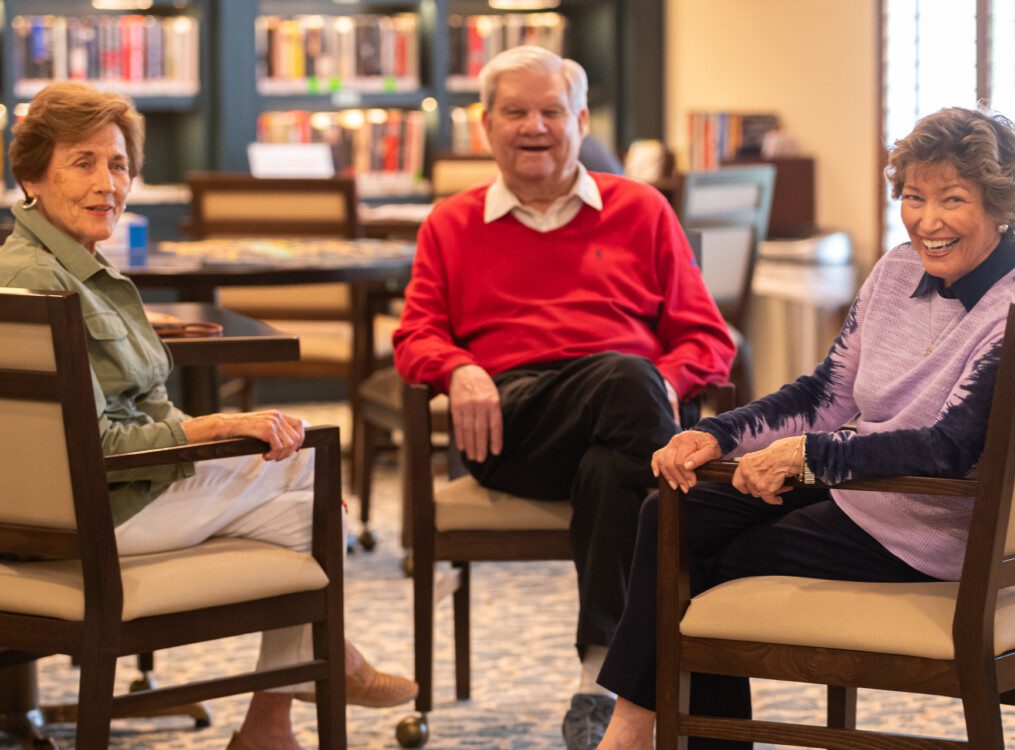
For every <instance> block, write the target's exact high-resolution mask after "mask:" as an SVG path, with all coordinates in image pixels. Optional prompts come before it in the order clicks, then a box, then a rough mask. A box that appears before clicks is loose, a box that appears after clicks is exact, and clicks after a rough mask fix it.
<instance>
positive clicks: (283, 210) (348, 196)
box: [187, 172, 359, 239]
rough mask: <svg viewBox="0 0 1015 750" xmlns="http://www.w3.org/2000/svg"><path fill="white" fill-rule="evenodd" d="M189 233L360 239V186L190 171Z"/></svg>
mask: <svg viewBox="0 0 1015 750" xmlns="http://www.w3.org/2000/svg"><path fill="white" fill-rule="evenodd" d="M187 184H188V186H189V187H190V193H191V199H190V226H189V231H190V234H191V235H192V236H193V237H194V238H195V239H208V238H212V237H250V236H256V237H294V236H304V237H346V238H347V237H355V236H357V234H358V232H359V225H358V221H357V218H356V183H355V181H354V180H351V179H347V178H340V177H335V178H328V179H299V178H262V177H254V176H252V175H249V174H227V173H223V172H191V173H190V174H188V175H187Z"/></svg>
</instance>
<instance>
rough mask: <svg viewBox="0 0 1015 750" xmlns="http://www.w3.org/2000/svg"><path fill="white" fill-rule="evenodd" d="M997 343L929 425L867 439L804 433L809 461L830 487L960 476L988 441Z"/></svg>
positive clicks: (984, 353)
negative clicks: (858, 481)
mask: <svg viewBox="0 0 1015 750" xmlns="http://www.w3.org/2000/svg"><path fill="white" fill-rule="evenodd" d="M1000 356H1001V340H1000V339H998V340H995V341H994V342H992V343H991V344H988V345H987V346H986V347H985V348H984V349H982V350H981V352H980V353H979V355H978V356H977V357H975V358H974V359H973V360H972V363H971V364H970V365H969V366H968V367H967V368H966V370H965V371H964V372H963V374H962V377H961V378H960V380H959V382H958V384H957V385H956V386H955V388H954V389H953V390H952V392H951V394H950V395H949V397H948V400H947V402H946V403H945V407H944V409H942V411H941V414H940V417H939V418H938V420H937V421H936V422H935V423H934V424H933V425H931V426H929V427H923V428H919V429H908V430H891V431H888V432H877V433H873V434H870V435H857V434H856V433H852V432H836V433H831V434H828V433H823V434H822V433H817V434H811V433H808V434H807V463H808V465H809V466H810V467H811V471H813V472H814V474H815V476H817V477H819V478H820V479H821V480H822V481H823V482H827V483H828V484H836V483H838V482H843V481H845V480H847V479H864V478H872V477H890V476H901V475H915V476H941V477H959V478H961V477H964V476H966V475H968V474H969V472H970V471H971V470H972V469H973V467H974V466H975V465H976V462H977V461H979V458H980V454H981V453H982V452H983V445H984V442H985V441H986V439H987V418H988V416H989V414H990V404H991V400H992V398H993V395H994V383H995V381H996V379H997V365H998V360H999V359H1000Z"/></svg>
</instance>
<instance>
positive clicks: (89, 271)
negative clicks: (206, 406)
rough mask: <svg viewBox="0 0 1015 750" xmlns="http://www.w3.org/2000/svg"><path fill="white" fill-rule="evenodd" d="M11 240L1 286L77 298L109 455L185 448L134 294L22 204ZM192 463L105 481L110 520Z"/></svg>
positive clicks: (1, 255) (118, 519) (138, 505)
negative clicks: (55, 292) (173, 447)
mask: <svg viewBox="0 0 1015 750" xmlns="http://www.w3.org/2000/svg"><path fill="white" fill-rule="evenodd" d="M13 212H14V217H15V219H17V223H16V224H15V228H14V233H13V234H12V235H11V236H10V237H9V238H8V240H7V242H5V243H4V245H3V247H2V248H0V286H6V287H22V288H25V289H37V290H46V291H49V290H59V291H72V292H77V293H78V294H79V295H80V297H81V311H82V313H83V315H84V322H85V329H86V331H87V334H88V357H89V360H90V361H91V369H92V388H93V390H94V392H95V409H96V414H97V415H98V419H99V433H100V435H101V437H102V449H103V452H104V453H105V454H106V455H109V454H112V453H127V452H129V451H137V450H146V449H150V448H163V447H167V446H173V445H182V444H184V443H186V442H187V437H186V435H185V434H184V432H183V428H182V427H181V426H180V424H181V422H182V421H183V420H185V419H187V415H185V414H184V413H183V412H181V411H180V410H179V409H177V408H176V407H175V406H174V405H173V402H172V401H170V400H169V397H168V395H167V392H166V379H167V378H168V377H169V371H170V369H171V368H172V360H171V357H170V355H169V351H168V350H167V349H166V347H165V345H164V344H163V343H162V341H161V340H160V339H159V337H158V335H157V334H156V333H155V331H154V329H152V327H151V325H150V324H149V323H148V320H147V318H146V317H145V313H144V308H143V307H142V306H141V296H140V294H138V291H137V287H135V286H134V284H133V283H132V282H131V281H130V280H129V279H128V278H126V277H125V276H124V275H123V274H121V273H120V272H119V271H118V270H117V269H116V268H114V267H113V266H111V265H109V263H108V262H107V261H106V259H105V258H103V257H102V255H101V253H95V254H94V255H93V254H92V253H90V252H88V250H86V249H85V248H84V246H82V245H81V244H80V243H78V242H77V241H75V240H74V239H73V238H71V237H70V236H68V235H67V234H65V233H64V232H62V231H61V230H59V229H57V228H56V227H55V226H53V225H52V224H51V223H49V221H47V220H46V219H45V218H44V217H43V216H42V214H40V213H39V211H38V210H35V209H26V208H25V207H24V205H23V203H22V202H21V201H19V202H18V203H17V204H16V205H15V206H14V208H13ZM193 473H194V468H193V465H192V464H181V465H170V466H157V467H153V468H146V469H132V470H128V471H117V472H111V473H110V474H109V496H110V502H111V503H112V510H113V521H114V523H116V524H120V523H123V522H124V521H126V520H127V519H128V518H130V517H131V516H133V515H134V514H136V513H137V512H138V511H140V510H141V509H142V508H144V507H145V506H146V505H147V504H148V503H150V502H151V501H152V500H154V499H155V498H156V497H158V496H159V494H161V493H162V492H163V491H165V489H166V488H167V487H168V486H169V485H170V484H171V483H172V482H174V481H176V480H177V479H181V478H183V477H187V476H192V475H193Z"/></svg>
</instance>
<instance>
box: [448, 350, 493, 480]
mask: <svg viewBox="0 0 1015 750" xmlns="http://www.w3.org/2000/svg"><path fill="white" fill-rule="evenodd" d="M448 395H449V397H450V398H451V420H452V423H453V424H454V427H455V446H456V447H457V448H458V450H460V451H463V452H464V453H465V455H466V457H467V458H468V459H469V460H470V461H485V460H486V456H487V450H489V452H490V453H491V454H493V455H494V456H498V455H500V450H501V447H502V446H503V438H504V433H503V421H502V418H501V411H500V394H499V393H498V392H497V386H496V385H494V383H493V378H491V377H490V375H489V374H488V373H487V371H486V370H484V369H483V368H482V367H480V366H479V365H462V366H461V367H459V368H457V369H456V370H455V371H454V372H453V373H452V374H451V388H450V390H449V392H448Z"/></svg>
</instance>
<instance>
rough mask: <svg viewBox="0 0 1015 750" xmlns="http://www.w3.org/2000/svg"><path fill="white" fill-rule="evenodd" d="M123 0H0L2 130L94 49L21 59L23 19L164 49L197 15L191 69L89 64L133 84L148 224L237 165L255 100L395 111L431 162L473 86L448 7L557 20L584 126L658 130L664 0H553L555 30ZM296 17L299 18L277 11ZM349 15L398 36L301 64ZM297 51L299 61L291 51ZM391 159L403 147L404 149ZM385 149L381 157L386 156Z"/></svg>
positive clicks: (361, 112)
mask: <svg viewBox="0 0 1015 750" xmlns="http://www.w3.org/2000/svg"><path fill="white" fill-rule="evenodd" d="M124 4H125V3H124V2H123V1H122V0H120V2H118V3H110V2H109V1H108V0H106V1H105V2H103V0H94V1H91V0H0V8H2V10H3V16H2V18H3V25H2V53H0V54H2V58H0V102H2V103H3V105H4V106H5V107H6V108H7V111H8V114H9V116H8V125H7V127H6V128H5V130H4V136H5V140H4V142H5V143H6V142H9V138H10V127H11V125H12V124H13V122H14V120H15V117H14V113H15V112H16V107H17V105H18V104H24V103H26V102H27V101H28V100H29V99H30V98H31V95H32V94H33V93H34V92H35V91H36V90H38V88H39V87H41V86H42V85H44V81H45V80H48V79H47V78H46V75H49V73H48V70H49V68H46V67H45V66H52V69H53V70H60V71H62V70H64V69H66V71H67V74H68V76H69V75H71V70H72V69H73V70H75V71H76V72H75V74H76V75H77V74H80V73H79V72H77V71H79V70H80V65H81V62H82V61H81V57H82V55H85V62H86V63H87V55H88V54H89V53H87V52H85V53H83V52H81V51H80V49H79V47H80V45H77V42H73V43H72V44H70V45H64V47H61V48H59V49H58V50H56V55H55V58H53V57H52V56H51V57H50V58H45V59H44V60H29V61H27V62H26V58H25V54H26V53H25V52H24V50H25V49H26V47H25V45H24V44H23V43H22V42H23V40H24V37H23V36H20V37H19V35H24V34H25V33H26V29H27V33H28V34H29V36H31V34H32V33H36V34H38V36H39V38H40V39H42V38H45V37H46V35H47V34H48V35H52V33H53V31H54V28H53V26H54V20H53V19H54V17H59V18H61V19H62V20H60V21H56V22H55V27H56V31H62V30H63V29H65V28H70V29H75V30H76V29H79V28H80V27H81V26H84V27H85V28H86V29H87V28H88V27H89V25H93V26H94V27H95V28H96V29H97V28H98V27H99V26H101V27H103V28H106V29H107V32H106V33H107V35H108V34H109V33H111V30H112V29H113V28H116V29H117V30H121V28H123V29H125V30H126V34H127V36H128V38H129V39H141V40H142V42H141V43H140V44H138V45H136V46H137V54H138V55H140V54H141V51H142V50H143V51H144V54H145V55H148V54H153V55H154V52H151V51H150V49H149V46H150V43H153V42H154V40H156V38H157V39H158V40H159V41H160V42H161V44H162V45H163V48H165V45H166V36H165V32H166V31H170V32H172V31H176V30H179V31H180V32H181V33H182V32H183V31H185V29H186V28H190V29H193V31H194V33H193V34H192V36H191V37H190V41H191V44H190V45H189V46H186V45H185V46H184V49H186V50H187V52H186V55H185V57H186V60H187V61H188V63H189V70H190V72H189V73H187V74H179V75H173V76H168V75H165V76H160V77H157V78H156V79H155V80H145V78H144V76H141V77H140V78H139V77H138V72H137V71H136V70H135V67H134V66H133V64H132V63H131V62H129V61H128V63H127V65H128V68H127V71H126V73H124V72H123V71H122V70H121V72H120V74H119V77H116V76H114V75H113V74H110V73H108V72H107V73H106V74H103V73H102V72H101V65H100V66H99V67H98V68H96V69H97V70H99V71H100V72H99V73H97V75H98V79H97V80H96V81H95V82H96V84H97V85H100V86H109V87H111V88H116V89H117V90H122V91H125V92H126V93H129V94H131V95H132V96H133V97H134V98H135V100H136V102H137V105H138V108H139V109H140V110H141V111H142V112H143V113H144V114H145V117H146V120H147V125H148V127H147V143H146V164H145V169H144V177H145V180H146V183H148V184H150V185H151V186H152V187H153V188H159V189H158V190H153V191H151V194H150V196H149V197H151V208H150V209H149V208H147V207H143V208H139V210H141V211H142V212H143V213H146V214H147V215H149V216H150V217H151V218H152V220H153V224H152V234H153V237H155V238H162V237H164V236H171V234H172V233H175V232H176V231H177V227H176V217H177V215H180V214H182V213H183V212H184V211H185V210H186V206H185V196H183V197H181V195H182V194H180V193H179V191H174V190H172V189H171V188H170V186H171V185H173V184H180V183H183V182H184V178H185V175H186V173H187V172H189V171H192V170H206V169H214V170H222V171H234V172H246V171H247V170H248V164H247V153H246V149H247V144H248V143H250V142H252V141H255V140H256V139H257V138H258V129H259V126H260V127H261V130H262V132H266V131H267V130H269V129H270V128H269V127H268V124H267V123H266V121H265V118H264V117H263V116H264V115H265V114H267V115H268V116H269V117H271V116H272V113H279V112H282V113H292V112H301V113H305V114H304V115H297V116H295V117H297V118H298V117H301V116H302V117H303V118H304V119H306V120H307V122H308V123H309V122H310V121H311V120H313V122H316V123H317V124H318V125H319V126H320V127H321V129H322V130H327V129H328V128H332V129H334V127H335V124H336V123H338V126H339V127H341V122H342V119H343V118H345V117H350V116H351V117H353V118H354V119H355V118H356V117H362V118H363V119H364V120H365V121H369V120H371V118H373V119H374V120H376V119H380V118H381V116H382V115H383V117H384V125H385V126H386V128H382V130H387V131H389V132H388V136H389V137H390V136H391V133H393V132H394V130H393V128H394V126H393V125H392V122H393V121H397V122H398V123H399V127H402V128H409V130H410V132H411V133H416V132H417V131H418V130H419V129H420V128H421V129H422V131H423V138H422V143H423V146H422V155H420V154H419V153H418V152H419V148H418V147H417V145H416V143H417V141H416V140H414V139H416V138H417V137H418V136H416V135H408V136H406V135H405V134H404V133H403V134H402V136H401V137H402V138H404V139H406V142H407V143H408V142H409V141H412V145H411V147H410V148H409V152H410V153H409V157H410V158H409V163H410V165H417V166H410V169H418V164H419V163H422V170H423V172H424V174H428V173H429V164H430V161H431V160H432V156H433V154H438V153H447V152H449V151H451V149H452V137H453V136H452V132H453V128H452V112H453V110H455V108H456V107H468V106H469V105H470V104H473V103H475V102H476V101H478V92H477V91H476V88H475V85H474V82H471V81H470V80H468V79H469V76H467V75H465V76H464V77H463V75H462V72H461V71H458V72H456V71H455V70H454V69H453V67H452V66H453V65H454V66H458V65H459V64H460V63H458V62H456V59H455V58H454V54H453V49H452V48H453V38H452V37H453V31H452V29H453V26H454V23H455V22H456V21H455V20H454V19H460V20H461V21H462V22H463V23H465V24H467V23H468V22H467V20H466V19H468V17H470V16H486V17H488V18H492V19H494V20H493V21H490V22H489V23H490V24H492V25H493V26H498V25H500V28H501V33H502V34H504V35H505V36H506V37H508V36H510V38H512V39H514V38H517V39H519V40H522V41H538V40H539V39H543V40H547V39H550V40H553V39H557V38H559V37H561V35H562V38H560V39H559V43H560V44H561V45H562V51H563V53H564V54H565V55H567V56H570V57H573V58H575V59H576V60H578V61H579V62H580V63H581V64H582V65H583V66H584V67H585V69H586V70H587V71H588V73H589V82H590V91H589V105H590V110H591V113H592V118H591V122H592V132H593V133H595V134H596V135H597V136H598V137H599V138H600V139H601V140H603V141H605V142H607V143H610V144H612V145H613V146H614V147H615V148H616V149H617V150H618V151H622V150H623V149H624V148H625V147H626V145H627V144H628V143H630V142H631V141H632V140H634V139H636V138H662V137H663V113H662V106H663V105H662V98H663V96H662V94H663V89H664V86H663V81H662V71H663V68H664V65H663V53H664V45H663V33H664V31H663V29H664V23H663V10H664V5H665V1H664V0H560V2H559V4H558V6H557V7H555V8H553V9H552V11H550V12H551V13H552V14H554V16H555V17H558V18H560V19H562V21H563V31H562V32H561V29H560V27H558V26H556V25H554V24H548V23H543V22H544V21H546V20H547V19H549V18H551V15H546V14H543V13H540V14H539V15H540V16H545V17H539V18H537V17H535V11H498V10H494V9H492V8H491V7H490V5H489V3H488V2H486V1H485V0H358V1H357V0H341V1H339V0H242V1H241V0H151V4H150V6H149V7H147V8H145V9H144V10H103V9H101V8H102V7H104V6H108V5H120V6H123V5H124ZM126 4H129V3H126ZM143 4H144V5H147V3H143ZM95 6H100V7H99V8H96V7H95ZM33 17H34V18H37V19H43V20H41V21H36V24H37V25H38V26H39V27H40V28H39V30H38V31H36V32H32V22H31V21H25V20H18V21H15V19H31V18H33ZM124 17H128V20H126V21H124V20H123V19H124ZM271 19H277V20H271ZM294 19H302V20H301V21H300V22H299V23H297V24H292V23H290V24H289V25H285V22H288V21H292V20H294ZM26 24H27V26H26ZM47 24H48V25H47ZM273 24H274V26H273ZM371 24H373V27H371ZM269 27H271V28H272V31H271V34H272V36H273V37H274V36H276V35H278V36H279V37H281V38H284V39H287V42H285V44H287V45H288V46H282V47H278V48H275V49H276V53H275V54H276V57H275V61H273V62H272V63H271V72H272V73H274V72H275V70H276V65H275V62H287V64H288V65H290V66H291V68H289V69H288V77H286V76H282V75H267V72H268V70H267V67H268V57H266V55H267V37H268V29H269ZM350 27H351V29H352V36H353V37H354V38H355V35H356V31H357V30H360V31H361V34H365V35H367V36H369V35H370V34H373V35H374V36H375V37H376V36H380V37H381V40H382V41H383V40H384V39H385V38H387V39H388V40H389V41H390V40H392V39H394V41H395V45H394V47H393V48H392V47H391V46H390V45H388V46H387V47H385V50H386V52H381V54H380V55H378V58H377V60H376V62H378V63H380V64H381V67H380V68H379V69H378V67H377V66H376V65H375V66H374V67H373V68H370V67H369V65H368V66H367V68H366V70H365V71H364V70H361V69H357V70H355V71H350V68H349V59H348V58H345V59H344V63H343V61H342V58H341V56H337V57H335V58H334V59H333V60H324V58H322V57H321V55H320V54H311V55H309V57H310V58H313V65H314V67H313V75H307V71H308V69H307V63H308V55H307V54H306V52H307V50H308V49H309V50H311V51H312V52H314V51H317V52H318V53H319V52H320V50H321V47H320V45H322V44H324V45H325V46H327V45H328V44H329V42H330V43H331V44H333V45H334V44H337V43H339V42H341V41H342V39H343V36H342V35H343V34H345V35H346V37H345V38H347V37H348V34H349V29H350ZM326 28H327V34H325V29H326ZM413 28H414V30H415V34H412V33H411V31H412V29H413ZM156 30H159V31H160V32H161V33H160V34H157V33H156ZM142 32H144V33H142ZM74 33H75V34H76V33H77V31H75V32H74ZM96 33H97V32H96ZM145 34H148V36H145ZM131 35H133V36H131ZM138 35H140V36H138ZM286 35H288V37H286ZM329 35H330V36H329ZM512 35H513V36H512ZM86 36H87V34H86ZM184 36H185V35H184ZM75 38H76V37H75ZM548 43H549V42H548ZM170 44H171V46H172V44H173V43H172V42H171V43H170ZM74 45H77V46H74ZM29 46H31V45H29ZM380 46H382V45H380V44H379V47H380ZM19 50H21V51H20V52H19ZM280 50H288V53H286V52H284V51H280ZM300 51H302V52H303V53H304V54H303V61H302V63H300V62H298V61H297V60H296V56H298V53H299V52H300ZM487 51H490V50H487ZM92 54H94V53H92ZM286 54H288V55H289V57H288V58H286ZM19 55H20V56H21V57H20V61H19ZM72 58H73V60H72ZM457 59H458V60H460V59H461V58H460V53H459V58H457ZM385 60H387V61H388V62H391V61H392V60H395V61H399V60H400V61H401V67H399V66H398V65H396V67H395V68H394V69H389V68H385V67H383V63H384V61H385ZM322 61H323V68H322V67H320V66H319V63H320V62H322ZM100 62H101V60H100ZM355 62H356V64H357V65H358V64H359V63H360V62H363V61H362V60H360V61H355ZM367 62H370V61H369V60H367ZM413 62H414V63H415V64H414V65H413V64H412V63H413ZM121 64H122V62H121ZM146 64H147V61H146ZM301 64H302V66H303V69H302V71H301V70H300V65H301ZM343 64H344V65H345V66H346V67H345V68H342V65H343ZM29 65H31V66H32V67H29ZM74 66H78V67H74ZM184 69H186V68H184ZM285 69H286V68H285V67H284V66H279V67H278V70H279V71H282V70H285ZM85 70H90V69H89V68H85ZM174 70H175V69H174ZM195 71H196V76H195ZM300 72H302V73H303V75H299V73H300ZM350 72H352V75H350ZM86 75H87V73H86ZM357 111H358V114H350V113H356V112H357ZM315 115H316V116H317V117H316V119H315V118H314V116H315ZM286 116H289V115H286ZM276 124H277V123H276ZM387 126H390V128H388V127H387ZM378 132H379V131H378ZM400 158H401V159H402V160H404V159H405V155H404V154H400ZM385 161H386V163H388V164H390V163H392V161H391V159H390V158H387V159H386V160H385ZM5 177H6V186H7V188H8V189H10V188H12V187H13V186H14V182H13V179H12V177H11V175H10V172H9V168H8V169H6V172H5ZM162 188H165V189H162ZM175 201H183V203H181V204H177V203H175ZM131 202H132V207H133V206H137V205H139V204H146V203H148V200H147V198H146V197H145V196H139V195H137V194H136V193H135V194H132V196H131Z"/></svg>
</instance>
